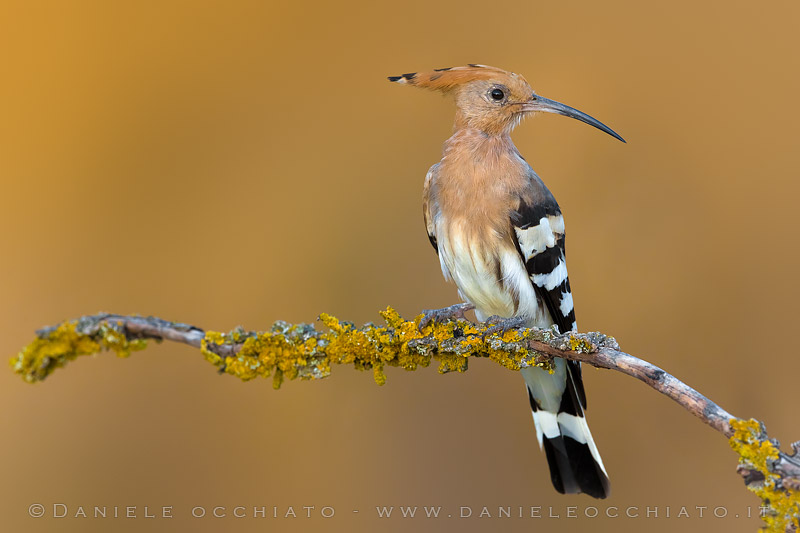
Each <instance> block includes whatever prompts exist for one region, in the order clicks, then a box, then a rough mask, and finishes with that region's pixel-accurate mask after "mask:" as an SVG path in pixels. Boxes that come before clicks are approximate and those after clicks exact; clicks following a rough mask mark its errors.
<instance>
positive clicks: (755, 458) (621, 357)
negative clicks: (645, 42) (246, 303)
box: [11, 308, 800, 532]
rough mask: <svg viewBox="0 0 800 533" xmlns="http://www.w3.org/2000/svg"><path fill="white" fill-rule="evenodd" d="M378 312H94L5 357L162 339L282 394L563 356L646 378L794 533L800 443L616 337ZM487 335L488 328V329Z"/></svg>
mask: <svg viewBox="0 0 800 533" xmlns="http://www.w3.org/2000/svg"><path fill="white" fill-rule="evenodd" d="M381 315H382V316H383V318H384V319H385V320H386V322H387V326H383V327H379V326H375V325H373V324H367V325H365V326H363V327H361V328H356V327H354V326H353V325H352V324H351V323H347V322H339V321H338V320H337V319H336V318H334V317H331V316H329V315H325V314H323V315H321V316H320V320H321V321H322V323H323V324H324V325H325V326H327V327H328V331H319V330H317V329H316V328H315V327H314V326H313V325H310V324H298V325H292V324H288V323H285V322H276V323H275V324H274V325H273V327H272V329H271V331H269V332H248V331H245V330H243V329H241V328H238V329H235V330H233V331H231V332H229V333H220V332H215V331H204V330H202V329H200V328H197V327H195V326H190V325H187V324H182V323H178V322H169V321H166V320H162V319H160V318H155V317H140V316H130V315H115V314H108V313H103V314H98V315H90V316H84V317H81V318H80V319H78V320H74V321H67V322H63V323H62V324H59V325H57V326H52V327H47V328H43V329H41V330H39V331H37V337H36V339H35V340H34V341H33V342H32V343H31V344H30V345H28V346H27V347H25V348H24V349H23V350H22V351H21V352H20V353H19V354H18V355H17V356H16V357H14V358H12V359H11V365H12V367H13V368H14V371H15V372H17V373H18V374H20V375H22V377H23V378H24V379H25V380H26V381H28V382H31V383H33V382H37V381H42V380H44V379H45V378H46V377H47V376H48V375H50V373H52V372H53V371H54V370H55V369H56V368H59V367H62V366H64V365H65V364H66V363H67V362H68V361H70V360H72V359H75V358H76V357H78V356H80V355H90V354H95V353H98V352H100V351H103V350H113V351H115V352H116V353H117V355H119V356H121V357H127V356H128V355H130V353H131V351H134V350H140V349H143V348H144V347H145V345H146V341H147V340H148V339H150V340H156V341H162V340H169V341H173V342H179V343H183V344H188V345H189V346H192V347H194V348H199V349H200V350H201V352H202V353H203V354H204V356H205V357H206V359H207V360H208V361H209V362H211V363H212V364H214V365H215V366H216V367H217V368H218V369H219V371H220V372H223V373H227V374H231V375H235V376H237V377H239V378H241V379H243V380H249V379H253V378H255V377H258V376H263V377H271V378H272V381H273V386H274V387H275V388H279V387H280V385H281V383H282V382H283V380H284V379H296V378H300V379H306V380H308V379H322V378H326V377H328V376H329V375H330V373H331V365H333V364H352V365H353V366H354V367H355V368H357V369H359V370H368V369H370V370H372V371H373V374H374V377H375V381H376V382H377V383H378V384H381V385H382V384H383V383H385V381H386V375H385V373H384V367H385V366H398V367H402V368H404V369H406V370H416V369H417V368H419V367H427V366H428V365H429V364H430V362H431V360H432V359H435V360H437V361H438V362H439V372H441V373H446V372H450V371H458V372H463V371H466V370H467V366H468V358H469V357H486V358H489V359H492V360H493V361H495V362H497V363H498V364H501V365H502V366H505V367H506V368H509V369H512V370H519V369H520V368H523V367H529V366H540V367H543V368H550V367H551V363H552V359H553V358H555V357H560V358H563V359H569V360H572V361H580V362H582V363H586V364H589V365H592V366H596V367H599V368H606V369H611V370H616V371H618V372H621V373H623V374H626V375H629V376H632V377H635V378H636V379H638V380H640V381H643V382H644V383H646V384H647V385H649V386H650V387H652V388H653V389H655V390H657V391H659V392H660V393H662V394H664V395H666V396H668V397H669V398H672V399H673V400H674V401H675V402H677V403H678V404H679V405H681V406H682V407H683V408H684V409H686V410H687V411H689V412H690V413H692V414H693V415H695V416H696V417H698V418H699V419H700V420H702V421H703V422H705V423H706V424H708V425H709V426H711V427H712V428H714V429H715V430H717V431H719V432H720V433H722V434H723V435H725V436H726V437H728V438H729V441H730V444H731V447H732V448H733V449H734V450H735V451H737V453H739V457H740V460H739V467H738V469H737V472H739V474H741V475H742V477H743V478H744V480H745V484H746V485H747V487H748V488H749V489H750V490H752V491H753V492H755V493H756V494H757V495H758V496H759V497H761V499H762V501H763V502H764V505H765V507H766V513H765V515H764V517H763V518H764V520H765V522H766V527H767V528H768V530H769V531H776V532H777V531H780V532H784V531H796V530H797V528H798V515H800V442H798V443H794V444H793V445H792V449H793V454H792V455H788V454H786V453H784V452H781V451H780V444H779V443H778V441H777V440H775V439H770V438H769V437H768V436H767V433H766V429H765V428H764V425H763V424H762V423H761V422H758V421H756V420H749V421H746V420H742V419H739V418H737V417H735V416H733V415H731V414H730V413H728V412H727V411H725V410H724V409H723V408H722V407H720V406H719V405H717V404H716V403H714V402H713V401H711V400H709V399H708V398H706V397H705V396H703V395H702V394H700V393H699V392H697V391H696V390H695V389H693V388H692V387H690V386H688V385H686V384H685V383H683V382H682V381H680V380H678V379H677V378H675V377H674V376H672V375H671V374H669V373H667V372H666V371H664V370H662V369H661V368H659V367H657V366H655V365H653V364H650V363H648V362H647V361H643V360H642V359H639V358H637V357H634V356H632V355H630V354H627V353H625V352H623V351H621V350H620V348H619V345H618V344H617V341H616V340H615V339H614V338H613V337H609V336H607V335H603V334H601V333H574V332H570V333H564V334H560V333H558V332H557V331H556V330H552V329H538V328H519V329H512V330H508V331H504V332H502V333H500V334H498V333H496V332H494V331H495V330H496V329H498V328H492V329H491V330H489V328H490V327H491V324H477V325H476V324H472V323H470V322H468V321H466V320H461V319H459V320H451V321H446V322H434V323H431V324H427V325H425V326H424V327H422V328H421V330H420V328H419V324H420V320H421V318H422V316H421V315H420V316H419V317H417V318H416V319H415V320H414V321H406V320H403V319H402V318H401V317H400V316H399V315H398V314H397V313H396V312H395V311H394V310H393V309H391V308H389V309H387V310H386V311H384V312H382V313H381ZM487 330H489V331H487Z"/></svg>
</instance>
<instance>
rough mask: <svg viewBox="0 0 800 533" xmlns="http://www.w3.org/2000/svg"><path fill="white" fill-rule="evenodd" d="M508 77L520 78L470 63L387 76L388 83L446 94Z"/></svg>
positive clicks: (510, 73)
mask: <svg viewBox="0 0 800 533" xmlns="http://www.w3.org/2000/svg"><path fill="white" fill-rule="evenodd" d="M509 77H510V78H512V79H515V80H518V79H520V78H522V76H520V75H519V74H514V73H513V72H508V71H506V70H503V69H500V68H497V67H490V66H488V65H476V64H473V63H470V64H469V65H465V66H463V67H447V68H437V69H434V70H430V71H426V72H409V73H408V74H401V75H400V76H389V81H393V82H395V83H402V84H405V85H413V86H415V87H423V88H425V89H432V90H436V91H442V92H444V93H447V92H449V91H451V90H453V89H456V88H457V87H459V86H461V85H463V84H465V83H468V82H471V81H475V80H497V79H498V78H499V79H505V78H509ZM522 81H524V79H522ZM526 83H527V82H526Z"/></svg>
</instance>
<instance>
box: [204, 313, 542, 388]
mask: <svg viewBox="0 0 800 533" xmlns="http://www.w3.org/2000/svg"><path fill="white" fill-rule="evenodd" d="M380 314H381V316H382V317H383V319H384V320H385V321H386V326H375V325H371V324H370V325H368V326H366V327H364V328H356V327H355V326H354V325H353V324H350V323H347V322H341V321H339V320H338V319H337V318H336V317H334V316H331V315H329V314H326V313H323V314H321V315H320V317H319V320H320V322H322V324H323V325H324V326H326V327H327V328H328V331H324V332H318V331H315V330H313V329H312V331H313V334H309V333H308V331H307V330H304V329H303V328H304V327H308V326H303V325H298V326H289V325H282V327H281V328H278V329H275V328H273V331H272V332H267V333H257V334H249V336H246V335H245V334H244V333H243V332H241V331H239V330H237V331H236V332H231V333H229V334H222V333H218V332H208V333H207V334H206V338H205V339H204V340H203V343H202V349H203V353H204V354H205V355H206V358H207V359H208V360H209V361H210V362H211V363H213V364H214V365H216V366H217V367H219V368H220V369H221V370H222V371H224V372H225V373H227V374H231V375H234V376H237V377H239V378H240V379H243V380H250V379H253V378H255V377H258V376H261V377H270V376H271V377H272V381H273V386H274V387H276V388H277V387H280V385H281V384H282V383H283V382H284V380H287V379H288V380H292V379H296V378H300V379H318V378H321V377H326V376H328V375H329V374H330V369H331V366H332V365H352V366H353V367H354V368H355V369H357V370H371V371H372V375H373V378H374V380H375V382H376V383H377V384H378V385H383V384H384V383H386V371H385V368H386V367H387V366H395V367H400V368H403V369H406V370H416V369H417V368H419V367H427V366H428V365H429V364H430V362H431V359H432V358H433V359H437V360H438V361H439V372H441V373H447V372H464V371H465V370H466V369H467V363H468V358H469V357H476V356H477V357H488V358H489V359H491V360H493V361H495V362H497V363H498V364H501V365H503V366H505V367H506V368H509V369H512V370H519V369H520V368H521V367H522V366H523V365H526V366H529V365H532V364H539V365H540V366H543V367H545V368H547V367H548V362H544V363H535V362H533V361H532V360H531V356H532V355H533V354H531V353H530V352H529V350H528V349H527V348H526V344H525V342H524V341H525V336H524V334H521V333H520V332H519V331H517V330H510V331H507V332H503V333H502V334H500V335H492V336H490V337H489V338H487V339H484V338H483V334H484V331H485V330H484V329H483V328H482V327H481V326H475V325H474V324H471V323H469V322H467V321H464V320H459V321H456V322H446V323H432V324H428V325H426V326H425V328H424V329H423V331H420V330H419V324H420V320H421V319H422V316H421V315H420V316H418V317H416V318H415V319H414V320H404V319H403V318H402V317H401V316H400V315H399V314H398V313H397V311H395V310H394V309H392V308H391V307H388V308H387V309H386V310H384V311H381V313H380ZM425 339H429V340H432V342H435V344H436V346H437V349H436V350H433V349H431V348H430V347H429V346H428V345H426V344H425ZM231 343H239V344H240V346H239V351H238V353H237V354H236V356H233V357H225V358H224V360H223V358H221V357H220V356H218V355H216V354H215V353H214V351H213V350H211V349H210V348H209V346H211V345H212V344H214V345H225V344H231ZM415 343H417V344H415ZM420 343H421V344H420ZM443 346H444V347H445V348H443ZM523 361H525V362H524V363H523Z"/></svg>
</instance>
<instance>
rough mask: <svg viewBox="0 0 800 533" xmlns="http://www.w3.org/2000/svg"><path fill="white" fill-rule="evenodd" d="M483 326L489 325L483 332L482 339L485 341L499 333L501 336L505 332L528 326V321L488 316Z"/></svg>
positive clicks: (517, 317) (518, 318) (520, 318)
mask: <svg viewBox="0 0 800 533" xmlns="http://www.w3.org/2000/svg"><path fill="white" fill-rule="evenodd" d="M484 324H491V326H489V327H488V328H486V330H485V331H484V332H483V335H482V338H483V340H484V341H485V340H486V337H489V336H491V335H494V334H496V333H499V334H500V335H501V336H502V335H505V334H506V332H508V331H510V330H512V329H517V328H521V327H523V326H527V325H528V319H526V318H525V317H521V316H512V317H511V318H504V317H501V316H497V315H494V316H490V317H489V318H487V319H486V322H484Z"/></svg>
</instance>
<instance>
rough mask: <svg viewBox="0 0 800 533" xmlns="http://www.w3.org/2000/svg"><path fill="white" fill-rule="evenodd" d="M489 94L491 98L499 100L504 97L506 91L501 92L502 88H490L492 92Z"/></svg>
mask: <svg viewBox="0 0 800 533" xmlns="http://www.w3.org/2000/svg"><path fill="white" fill-rule="evenodd" d="M489 96H491V97H492V100H494V101H496V102H499V101H500V100H502V99H503V98H505V97H506V93H504V92H503V89H492V92H490V93H489Z"/></svg>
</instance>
